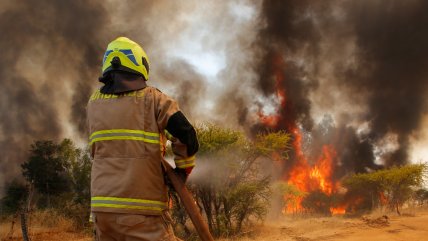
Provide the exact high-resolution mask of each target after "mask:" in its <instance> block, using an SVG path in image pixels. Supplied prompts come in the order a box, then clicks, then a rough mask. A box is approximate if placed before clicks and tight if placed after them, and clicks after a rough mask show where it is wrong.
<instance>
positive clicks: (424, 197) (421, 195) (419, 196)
mask: <svg viewBox="0 0 428 241" xmlns="http://www.w3.org/2000/svg"><path fill="white" fill-rule="evenodd" d="M415 199H416V201H418V202H419V205H421V206H422V205H423V204H424V203H426V202H427V201H428V190H427V189H424V188H420V189H418V190H417V191H416V192H415Z"/></svg>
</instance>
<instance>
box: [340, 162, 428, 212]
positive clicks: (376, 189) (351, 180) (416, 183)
mask: <svg viewBox="0 0 428 241" xmlns="http://www.w3.org/2000/svg"><path fill="white" fill-rule="evenodd" d="M427 171H428V166H427V164H423V163H421V164H410V165H405V166H400V167H392V168H389V169H384V170H379V171H376V172H372V173H362V174H355V175H352V176H349V177H347V178H346V179H345V180H344V181H343V186H344V187H346V188H347V193H346V196H345V198H347V199H348V201H349V203H350V208H352V209H355V210H364V209H366V210H367V209H369V210H372V209H374V208H378V207H387V208H389V209H390V210H395V211H396V212H397V214H400V208H401V207H402V206H403V205H404V204H405V203H406V202H408V201H415V202H416V204H418V205H423V204H425V203H426V202H427V201H428V190H427V189H426V188H424V187H423V184H424V179H426V178H427Z"/></svg>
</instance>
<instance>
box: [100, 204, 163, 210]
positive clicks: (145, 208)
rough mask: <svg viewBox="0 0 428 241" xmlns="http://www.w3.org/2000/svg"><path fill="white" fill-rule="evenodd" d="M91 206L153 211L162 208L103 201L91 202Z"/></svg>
mask: <svg viewBox="0 0 428 241" xmlns="http://www.w3.org/2000/svg"><path fill="white" fill-rule="evenodd" d="M91 206H92V207H105V208H124V209H138V210H153V211H162V210H164V209H163V208H157V207H144V206H130V205H123V204H105V203H95V204H91Z"/></svg>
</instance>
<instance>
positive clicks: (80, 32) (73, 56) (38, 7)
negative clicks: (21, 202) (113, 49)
mask: <svg viewBox="0 0 428 241" xmlns="http://www.w3.org/2000/svg"><path fill="white" fill-rule="evenodd" d="M1 5H2V6H1V9H2V10H1V12H0V32H1V33H2V37H1V38H0V48H1V49H2V55H1V58H0V86H1V87H2V95H1V97H0V98H1V102H0V103H1V104H0V106H1V110H2V111H1V113H0V119H1V121H0V133H1V140H0V153H1V156H2V158H1V162H0V168H1V170H2V176H1V182H2V183H4V182H5V181H10V180H11V178H13V177H14V176H16V175H17V174H18V173H20V168H19V163H22V162H23V161H25V158H26V157H27V155H28V150H29V148H30V144H31V143H32V142H33V141H34V140H38V139H58V138H59V137H61V136H66V135H70V134H71V133H66V126H67V125H68V124H69V123H73V125H72V126H73V128H72V131H73V133H74V135H72V136H79V135H82V134H84V133H85V117H84V112H85V105H86V102H87V99H88V96H89V95H90V92H91V91H92V86H93V83H94V81H93V80H94V79H96V77H97V73H96V72H94V71H92V70H93V69H98V67H99V59H100V58H101V57H100V56H102V52H103V48H101V46H100V45H99V43H100V37H102V34H101V31H100V30H99V29H100V28H99V26H102V25H103V24H105V23H106V22H108V17H107V16H106V13H105V12H104V11H103V9H102V8H100V7H98V6H96V5H95V2H93V1H49V0H42V1H38V2H37V3H34V2H33V1H19V2H16V3H14V4H12V5H9V4H8V3H2V4H1ZM77 18H78V19H79V21H76V19H77Z"/></svg>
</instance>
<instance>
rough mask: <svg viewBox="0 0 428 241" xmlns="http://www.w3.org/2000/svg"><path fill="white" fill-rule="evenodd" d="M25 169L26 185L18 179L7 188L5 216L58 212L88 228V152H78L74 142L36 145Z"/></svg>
mask: <svg viewBox="0 0 428 241" xmlns="http://www.w3.org/2000/svg"><path fill="white" fill-rule="evenodd" d="M21 169H22V177H23V178H24V179H25V182H22V181H21V179H22V178H21V179H19V178H17V179H15V180H13V181H11V182H10V183H7V184H6V190H5V196H4V198H3V199H2V200H1V210H2V211H3V213H2V214H3V215H5V214H6V215H8V214H15V213H17V212H24V211H25V212H27V211H31V210H34V209H57V210H58V211H59V212H60V213H61V214H63V215H65V216H66V217H69V218H71V219H72V220H73V221H74V223H75V224H76V225H77V226H80V227H82V228H83V227H85V226H87V224H88V221H89V212H90V207H89V205H90V173H91V160H90V156H89V152H88V151H87V150H86V149H81V148H77V147H76V145H75V144H74V143H73V142H72V141H71V140H70V139H64V140H62V141H61V142H60V143H55V142H53V141H35V142H34V143H33V144H32V145H31V147H30V155H29V158H28V160H27V161H25V162H24V163H23V164H22V165H21Z"/></svg>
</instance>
